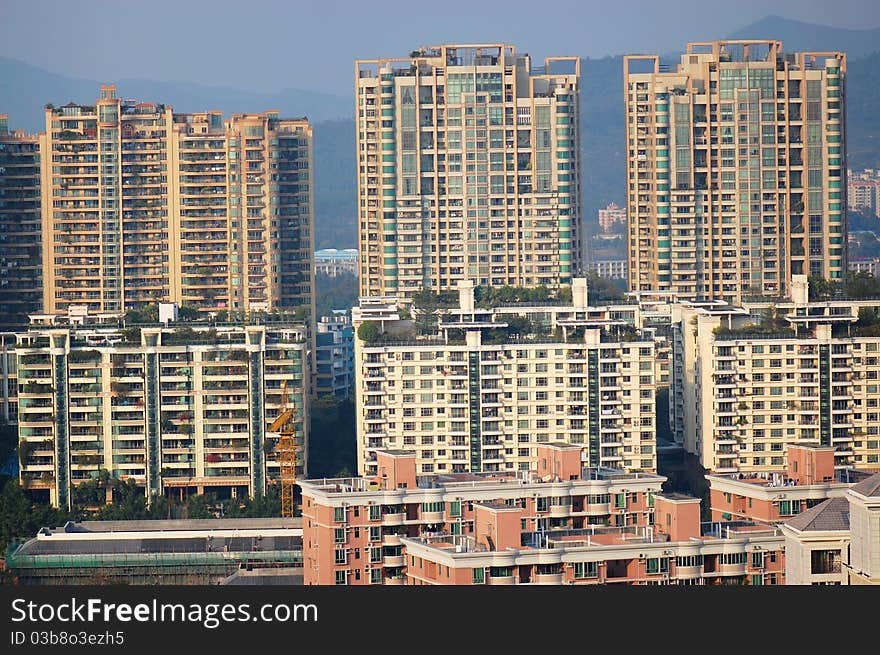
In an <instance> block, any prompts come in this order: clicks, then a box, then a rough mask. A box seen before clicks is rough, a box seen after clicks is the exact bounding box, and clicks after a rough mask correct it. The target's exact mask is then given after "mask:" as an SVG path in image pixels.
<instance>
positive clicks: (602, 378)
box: [353, 279, 657, 475]
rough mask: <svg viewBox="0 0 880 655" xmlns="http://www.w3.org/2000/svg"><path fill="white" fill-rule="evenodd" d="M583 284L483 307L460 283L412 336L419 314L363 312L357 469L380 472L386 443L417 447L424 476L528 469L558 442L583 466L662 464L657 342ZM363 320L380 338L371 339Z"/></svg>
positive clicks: (358, 346) (358, 316) (358, 320)
mask: <svg viewBox="0 0 880 655" xmlns="http://www.w3.org/2000/svg"><path fill="white" fill-rule="evenodd" d="M576 283H578V284H576V285H575V288H574V297H573V303H572V304H568V305H557V306H555V307H553V308H552V309H551V308H550V307H517V306H511V307H504V308H492V309H484V308H479V307H475V305H474V293H473V291H474V289H473V283H472V282H470V283H467V282H461V283H460V286H459V296H460V305H459V307H458V308H456V309H448V310H446V312H445V313H444V314H443V315H441V316H440V319H439V325H438V328H437V330H436V333H435V334H431V335H418V334H416V332H417V331H418V329H417V325H416V324H417V323H419V322H421V321H422V320H423V319H422V318H417V319H416V324H414V323H413V322H412V321H406V320H404V321H401V320H399V315H398V314H396V313H394V312H387V313H386V314H382V313H381V311H380V309H378V308H377V309H376V310H375V312H374V313H372V316H370V312H368V311H366V308H365V307H361V308H358V310H359V311H355V312H354V316H353V323H354V326H355V328H356V331H357V338H356V339H355V387H356V407H357V415H358V417H357V437H358V446H357V447H358V467H359V471H360V472H361V473H362V474H363V475H373V474H375V473H376V467H377V464H376V451H377V450H379V449H385V448H405V449H410V450H414V451H415V452H416V453H417V464H418V471H419V473H420V474H426V473H465V472H480V471H482V472H488V471H516V470H527V469H528V468H530V467H531V466H533V465H534V460H535V452H536V448H537V447H538V446H540V444H542V443H547V442H550V441H560V442H565V443H569V444H576V445H577V446H578V447H579V448H580V450H581V451H582V457H583V462H584V463H585V465H586V466H602V467H608V468H615V469H624V470H628V471H642V472H654V471H656V468H657V454H656V447H655V446H656V434H655V416H654V415H655V411H654V410H655V407H654V405H655V376H656V374H657V373H656V368H655V367H656V366H657V363H656V361H655V359H656V356H657V351H656V348H655V343H654V341H653V339H651V338H649V337H647V336H642V335H639V334H638V332H637V330H636V329H635V328H634V327H633V326H632V325H631V324H628V323H627V322H626V321H625V320H622V319H621V318H615V317H616V316H617V314H616V310H615V307H614V306H610V307H587V306H586V304H585V301H586V285H585V284H583V283H584V280H583V279H579V280H576ZM361 310H364V311H361ZM418 311H419V308H418V307H416V306H414V307H413V312H414V313H418ZM508 312H509V313H508ZM621 312H622V313H627V314H631V313H634V314H638V312H639V308H638V306H637V305H636V306H629V307H627V306H622V307H621ZM368 317H369V318H368ZM365 319H368V320H365ZM544 321H546V322H544ZM369 323H373V325H368V324H369ZM380 324H381V325H382V327H381V328H376V326H377V325H380ZM362 326H366V327H369V328H375V329H383V330H384V334H379V335H376V337H375V339H372V340H371V341H369V342H367V341H365V340H364V337H365V334H366V333H367V329H366V328H365V329H363V330H361V329H360V328H361V327H362ZM617 330H619V331H617Z"/></svg>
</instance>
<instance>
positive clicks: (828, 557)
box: [810, 550, 840, 575]
mask: <svg viewBox="0 0 880 655" xmlns="http://www.w3.org/2000/svg"><path fill="white" fill-rule="evenodd" d="M810 572H811V573H812V574H813V575H823V574H826V573H840V551H839V550H814V551H812V552H811V553H810Z"/></svg>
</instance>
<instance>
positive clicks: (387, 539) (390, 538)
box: [382, 533, 400, 559]
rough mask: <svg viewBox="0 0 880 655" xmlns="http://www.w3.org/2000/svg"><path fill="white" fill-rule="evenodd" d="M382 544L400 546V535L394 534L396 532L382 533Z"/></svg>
mask: <svg viewBox="0 0 880 655" xmlns="http://www.w3.org/2000/svg"><path fill="white" fill-rule="evenodd" d="M382 545H383V546H399V545H400V535H399V534H394V533H391V534H385V535H382ZM386 559H387V558H386Z"/></svg>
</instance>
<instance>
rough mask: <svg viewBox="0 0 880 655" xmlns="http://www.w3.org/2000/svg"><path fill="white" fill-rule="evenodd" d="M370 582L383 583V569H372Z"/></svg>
mask: <svg viewBox="0 0 880 655" xmlns="http://www.w3.org/2000/svg"><path fill="white" fill-rule="evenodd" d="M370 584H382V569H372V570H371V571H370Z"/></svg>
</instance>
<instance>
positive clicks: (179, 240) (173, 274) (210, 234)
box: [40, 86, 314, 316]
mask: <svg viewBox="0 0 880 655" xmlns="http://www.w3.org/2000/svg"><path fill="white" fill-rule="evenodd" d="M40 154H41V159H40V165H41V173H40V175H41V178H40V189H41V193H42V206H43V207H44V208H46V211H45V212H44V217H43V225H42V233H43V251H42V255H43V257H42V265H43V271H42V273H43V281H44V284H43V296H42V300H43V311H45V312H47V313H49V314H58V313H63V312H65V311H67V310H68V309H69V308H70V307H71V306H76V305H83V306H86V307H87V308H88V309H89V311H91V312H122V311H125V310H127V309H131V308H138V307H142V306H144V305H149V304H152V303H155V302H157V301H165V302H176V303H178V304H180V305H184V304H185V305H190V306H193V307H196V308H198V309H200V310H203V311H206V312H207V311H218V310H227V311H236V312H237V311H272V310H276V309H283V308H295V307H305V308H307V309H308V310H310V312H311V313H310V315H312V316H313V315H314V298H313V288H314V265H313V262H314V258H313V249H312V236H313V215H312V208H313V205H314V203H313V194H314V190H313V187H312V173H311V170H312V166H311V161H312V129H311V126H310V125H309V123H308V121H307V120H306V119H281V118H279V116H278V113H277V112H274V111H269V112H265V113H263V114H234V115H233V116H232V117H231V118H229V119H228V120H225V121H224V119H223V117H222V115H221V114H220V113H219V112H202V113H196V114H176V113H173V112H172V108H171V107H170V106H169V105H163V104H158V103H151V102H135V101H131V100H122V99H120V98H118V97H117V95H116V87H115V86H102V87H101V96H100V98H99V99H98V100H97V101H96V103H95V105H90V106H87V105H77V104H75V103H69V104H67V105H65V106H63V107H53V106H51V105H48V106H47V108H46V131H45V133H44V134H43V135H42V136H41V139H40Z"/></svg>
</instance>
